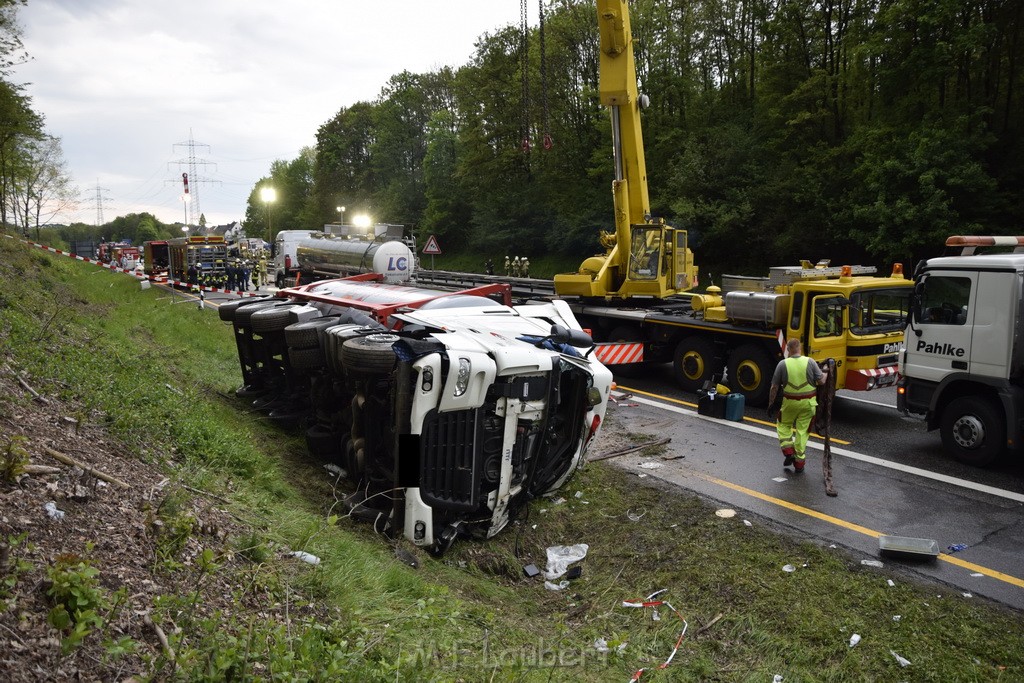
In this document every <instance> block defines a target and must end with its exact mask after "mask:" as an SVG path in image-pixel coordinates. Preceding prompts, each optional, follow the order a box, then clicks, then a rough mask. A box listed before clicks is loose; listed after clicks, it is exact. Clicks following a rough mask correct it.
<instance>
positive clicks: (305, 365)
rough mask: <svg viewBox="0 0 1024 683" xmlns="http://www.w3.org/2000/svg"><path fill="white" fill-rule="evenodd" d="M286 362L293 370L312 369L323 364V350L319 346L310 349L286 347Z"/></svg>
mask: <svg viewBox="0 0 1024 683" xmlns="http://www.w3.org/2000/svg"><path fill="white" fill-rule="evenodd" d="M288 364H289V365H290V366H292V368H293V369H294V370H312V369H314V368H322V367H323V366H324V365H325V361H324V352H323V351H321V350H320V347H319V346H314V347H313V348H311V349H295V348H289V349H288Z"/></svg>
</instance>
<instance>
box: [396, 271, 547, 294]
mask: <svg viewBox="0 0 1024 683" xmlns="http://www.w3.org/2000/svg"><path fill="white" fill-rule="evenodd" d="M413 281H414V282H416V283H418V284H431V285H438V286H444V287H459V288H469V287H478V286H480V285H489V284H508V285H511V286H512V296H514V297H524V296H554V294H555V283H554V282H553V281H552V280H543V279H540V278H532V277H506V276H504V275H483V274H481V273H456V272H453V271H448V270H417V271H416V272H415V274H414V275H413Z"/></svg>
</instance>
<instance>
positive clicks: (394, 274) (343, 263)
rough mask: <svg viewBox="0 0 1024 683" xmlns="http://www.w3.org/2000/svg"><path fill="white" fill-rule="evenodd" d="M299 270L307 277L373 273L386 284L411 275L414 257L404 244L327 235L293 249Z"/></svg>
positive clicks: (301, 242)
mask: <svg viewBox="0 0 1024 683" xmlns="http://www.w3.org/2000/svg"><path fill="white" fill-rule="evenodd" d="M295 254H296V260H297V261H298V265H299V270H300V271H302V273H303V274H304V275H305V276H306V277H308V276H310V275H312V276H328V277H338V276H344V275H356V274H360V273H368V272H374V273H379V274H381V275H383V276H384V279H385V281H386V282H405V281H406V280H408V279H409V278H410V277H411V276H412V271H413V269H414V267H415V262H416V261H415V258H414V257H413V253H412V251H411V250H410V249H409V247H408V246H406V245H405V244H404V243H402V242H399V241H396V240H392V241H389V242H367V241H364V240H353V239H345V238H339V237H332V236H330V235H323V236H315V237H310V238H308V239H304V240H302V241H300V242H299V244H298V246H297V247H296V250H295Z"/></svg>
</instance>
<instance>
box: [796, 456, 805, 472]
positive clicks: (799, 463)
mask: <svg viewBox="0 0 1024 683" xmlns="http://www.w3.org/2000/svg"><path fill="white" fill-rule="evenodd" d="M805 464H807V460H806V458H802V457H797V458H795V461H794V462H793V471H794V472H795V473H796V474H800V473H801V472H803V471H804V465H805Z"/></svg>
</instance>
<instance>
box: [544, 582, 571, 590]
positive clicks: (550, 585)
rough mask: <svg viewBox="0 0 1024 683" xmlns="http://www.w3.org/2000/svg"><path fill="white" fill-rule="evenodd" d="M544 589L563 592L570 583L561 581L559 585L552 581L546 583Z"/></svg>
mask: <svg viewBox="0 0 1024 683" xmlns="http://www.w3.org/2000/svg"><path fill="white" fill-rule="evenodd" d="M544 587H545V588H547V589H548V590H549V591H563V590H565V589H566V588H568V587H569V582H568V581H559V582H558V583H552V582H551V581H545V582H544Z"/></svg>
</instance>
